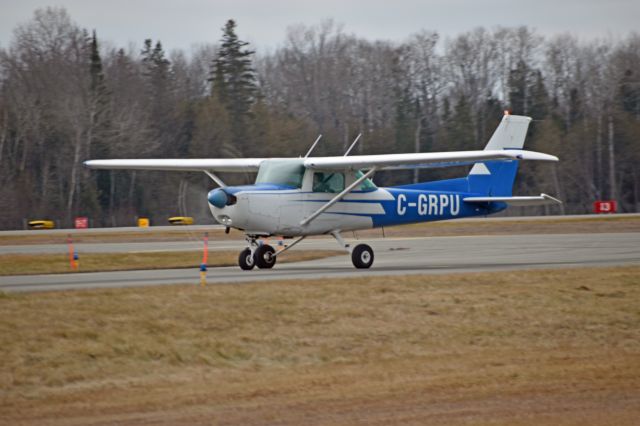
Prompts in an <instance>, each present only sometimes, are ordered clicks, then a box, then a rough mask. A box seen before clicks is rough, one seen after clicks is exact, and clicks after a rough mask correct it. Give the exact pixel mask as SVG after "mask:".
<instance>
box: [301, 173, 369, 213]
mask: <svg viewBox="0 0 640 426" xmlns="http://www.w3.org/2000/svg"><path fill="white" fill-rule="evenodd" d="M376 170H378V168H377V167H373V168H372V169H371V170H369V171H368V172H367V173H365V174H363V175H362V176H360V177H359V178H358V179H356V180H355V181H354V182H353V183H352V184H351V185H349V186H347V187H346V188H345V189H344V190H343V191H342V192H341V193H339V194H338V195H336V196H335V197H333V198H332V199H331V200H330V201H328V202H327V203H326V204H325V205H323V206H322V207H320V208H319V209H318V210H316V211H315V212H313V214H312V215H311V216H309V217H307V218H306V219H304V220H303V221H302V222H300V225H301V226H305V225H307V224H308V223H309V222H311V221H312V220H313V219H315V218H316V217H318V216H320V214H322V213H323V212H324V211H325V210H327V209H328V208H329V207H331V206H332V205H334V204H335V203H337V202H338V201H340V200H342V199H343V198H344V197H345V195H347V194H348V193H350V192H351V191H352V190H353V188H355V187H356V186H358V185H360V184H361V183H362V182H364V180H365V179H367V178H368V177H369V176H371V175H372V174H374V173H375V172H376Z"/></svg>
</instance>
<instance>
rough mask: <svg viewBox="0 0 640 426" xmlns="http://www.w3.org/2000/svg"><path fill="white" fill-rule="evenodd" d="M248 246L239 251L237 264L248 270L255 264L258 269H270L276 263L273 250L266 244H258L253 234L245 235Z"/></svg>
mask: <svg viewBox="0 0 640 426" xmlns="http://www.w3.org/2000/svg"><path fill="white" fill-rule="evenodd" d="M247 243H249V247H247V248H246V249H244V250H242V251H241V252H240V256H239V257H238V265H240V268H241V269H243V270H245V271H249V270H251V269H253V268H254V266H257V267H258V268H260V269H271V268H273V265H275V264H276V255H275V250H274V248H273V247H271V246H270V245H268V244H258V242H257V241H256V237H255V236H247Z"/></svg>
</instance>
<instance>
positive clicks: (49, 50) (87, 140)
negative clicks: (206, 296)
mask: <svg viewBox="0 0 640 426" xmlns="http://www.w3.org/2000/svg"><path fill="white" fill-rule="evenodd" d="M237 25H238V24H237V23H236V22H235V21H233V20H228V21H227V22H226V23H224V26H223V27H222V31H221V38H220V40H218V41H216V42H213V43H210V44H201V45H199V46H198V47H197V48H194V49H193V50H192V51H191V52H184V51H181V50H176V51H172V52H169V53H167V52H165V50H164V48H163V46H162V42H161V41H160V40H152V39H147V40H144V42H143V45H142V48H141V49H137V48H133V47H129V48H126V49H125V48H120V47H117V46H113V44H111V43H110V42H109V41H103V40H101V39H99V37H98V35H97V34H96V31H92V32H90V31H88V30H86V29H83V28H82V27H80V26H79V25H78V24H76V23H75V22H73V21H72V19H71V18H70V16H69V15H68V13H67V12H66V11H65V10H64V9H62V8H46V9H38V10H36V11H35V12H34V15H33V18H32V19H31V20H30V21H29V22H26V23H24V24H21V25H19V26H17V27H16V28H15V29H14V33H13V39H12V40H11V42H10V43H9V45H8V47H6V48H3V49H0V209H1V210H2V215H1V216H0V229H11V228H20V227H22V226H23V223H24V220H25V219H26V218H50V219H57V220H58V221H60V222H62V224H63V225H70V224H71V223H72V220H73V218H74V217H75V216H88V217H89V218H90V219H91V221H92V224H93V226H114V225H118V226H124V225H132V224H133V221H134V218H135V217H136V216H146V217H150V218H151V220H152V223H156V224H161V223H165V221H166V218H167V217H169V216H171V215H176V214H189V215H192V216H195V217H196V218H197V219H200V220H201V222H205V221H209V222H210V221H211V219H208V213H207V206H206V198H205V194H206V191H207V190H208V189H210V188H212V187H213V186H214V184H213V182H211V181H210V180H209V178H208V177H206V176H205V175H204V174H202V175H199V174H187V173H162V172H124V171H89V170H87V169H85V168H83V166H82V162H83V161H84V160H87V159H96V158H145V157H148V158H172V157H180V158H203V157H217V158H220V157H225V158H226V157H229V158H232V157H271V156H274V157H277V156H288V157H290V156H299V155H304V153H305V152H306V151H307V149H308V148H309V146H310V145H311V143H312V142H313V141H314V140H315V139H316V137H317V135H319V134H322V135H323V138H322V141H321V143H320V144H319V145H318V147H317V148H316V150H315V152H314V154H316V155H342V153H344V151H345V150H346V148H347V147H348V146H349V145H350V144H351V142H352V141H353V139H354V138H355V137H356V136H357V135H358V134H362V136H361V139H360V142H359V144H358V145H357V147H356V148H355V150H354V153H360V154H380V153H398V152H418V151H420V152H428V151H450V150H470V149H482V148H483V147H484V145H485V144H486V142H487V140H488V138H489V137H490V136H491V133H492V132H493V130H494V129H495V127H496V126H497V124H498V122H499V121H500V119H501V118H502V115H503V111H505V110H508V111H510V112H511V113H513V114H524V115H528V116H531V117H533V120H534V121H533V122H532V125H531V126H530V131H529V136H528V139H527V144H526V148H527V149H531V150H538V151H542V152H547V153H551V154H555V155H557V156H559V157H560V158H561V162H560V163H559V164H555V165H551V164H538V163H535V164H531V163H525V164H522V165H521V169H522V172H521V173H520V175H519V178H518V180H517V185H516V188H514V192H515V193H516V194H519V195H527V194H535V193H538V192H539V191H543V192H547V193H550V194H554V195H556V196H558V197H559V198H561V199H562V200H563V201H564V204H563V205H562V206H561V207H551V208H550V207H547V208H531V209H529V210H525V211H524V212H525V213H533V214H545V213H586V212H589V211H591V209H592V207H591V206H592V203H593V201H595V200H598V199H615V200H617V201H618V203H619V208H620V210H621V211H627V212H631V211H637V210H638V206H639V205H640V174H639V172H638V167H637V164H638V163H639V162H640V149H639V148H640V143H639V140H640V35H639V34H637V33H632V34H629V35H627V36H626V37H624V38H619V39H614V38H604V39H597V40H591V41H580V40H578V39H577V38H576V37H575V36H573V35H571V34H565V35H560V36H554V37H551V38H546V37H543V36H542V35H540V34H537V33H536V32H535V31H534V30H532V29H530V28H528V27H515V28H512V27H500V28H494V29H486V28H482V27H479V28H476V29H473V30H471V31H468V32H465V33H462V34H459V35H457V36H455V37H452V38H449V39H446V40H443V39H442V38H441V37H440V36H439V34H438V33H437V32H433V31H427V30H423V31H420V32H418V33H416V34H412V35H410V36H408V38H407V39H406V40H405V41H403V42H391V41H380V40H375V41H371V40H366V39H363V38H361V37H358V36H357V35H354V34H350V33H348V32H346V31H345V30H344V29H343V28H342V27H341V26H340V25H337V24H335V23H334V22H333V21H331V20H327V21H323V22H321V23H320V24H318V25H314V26H306V25H297V26H292V27H290V28H289V29H288V31H287V34H286V37H285V40H284V41H283V43H282V44H281V45H280V46H279V47H278V48H276V49H275V50H274V51H273V52H269V53H260V52H255V51H254V50H252V48H251V46H250V45H249V44H248V43H246V42H244V41H242V40H241V39H240V38H239V36H238V33H239V31H238V26H237ZM467 169H468V168H464V167H461V168H452V169H429V170H421V171H417V170H416V171H394V172H382V173H378V174H377V175H376V177H375V181H376V183H378V184H380V185H393V184H400V183H403V182H406V183H408V182H411V181H418V180H426V179H439V178H447V177H452V176H459V175H461V174H464V173H466V171H467ZM224 178H225V180H228V181H229V182H230V183H243V182H249V181H250V180H251V179H252V176H247V175H240V176H238V175H228V176H224Z"/></svg>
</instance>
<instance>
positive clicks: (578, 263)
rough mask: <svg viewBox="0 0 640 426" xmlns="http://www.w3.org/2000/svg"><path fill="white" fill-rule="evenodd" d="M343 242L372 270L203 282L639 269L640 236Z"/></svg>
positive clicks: (61, 281) (108, 278)
mask: <svg viewBox="0 0 640 426" xmlns="http://www.w3.org/2000/svg"><path fill="white" fill-rule="evenodd" d="M348 242H350V243H351V244H358V243H367V244H369V245H371V246H372V247H373V249H374V251H375V261H374V264H373V266H372V268H371V269H368V270H357V269H355V268H354V267H353V266H352V264H351V260H350V257H349V256H348V255H347V254H346V253H345V255H342V256H334V257H329V258H325V259H320V260H314V261H306V262H298V263H288V264H276V266H275V267H274V268H273V269H272V270H258V269H254V270H252V271H242V270H240V269H239V268H238V267H224V268H209V270H208V272H207V284H208V285H211V284H220V283H242V282H250V281H282V280H310V279H322V278H345V277H366V276H384V275H389V276H398V275H407V274H446V273H460V272H480V271H507V270H521V269H546V268H569V267H592V266H614V265H629V264H636V265H638V264H640V233H637V232H632V233H599V234H544V235H501V236H456V237H426V238H384V239H383V238H380V239H368V240H361V241H356V240H348ZM11 247H12V248H13V249H14V250H24V251H22V252H27V253H37V252H50V250H54V249H55V250H58V251H59V250H60V247H59V246H52V247H48V246H38V245H35V246H11ZM18 247H21V248H22V249H19V248H18ZM243 247H244V241H240V240H239V241H219V242H215V241H213V242H210V250H211V253H210V255H209V256H210V258H213V257H214V256H215V251H216V250H237V251H238V252H239V251H240V250H241V249H242V248H243ZM299 247H300V248H304V249H306V250H312V249H318V250H320V249H330V250H335V249H336V248H337V244H336V243H335V241H334V240H333V239H329V238H327V239H324V238H320V239H309V240H305V241H303V242H302V243H301V244H300V245H299ZM201 248H202V243H201V242H199V241H191V242H168V243H161V245H160V247H159V244H158V243H157V242H156V243H153V242H148V243H113V244H95V245H90V244H87V245H84V247H82V248H81V249H82V250H85V251H96V252H100V251H104V252H118V251H120V252H131V251H153V250H162V251H165V250H191V249H201ZM292 250H296V248H294V249H292ZM284 255H286V253H285V254H284ZM284 255H283V256H284ZM195 263H197V260H196V262H195ZM199 282H200V272H199V270H198V268H191V269H159V270H144V271H122V272H96V273H74V274H58V275H28V276H9V277H7V276H5V277H0V291H7V292H15V291H48V290H68V289H91V288H121V287H132V286H145V285H167V284H194V285H196V284H198V283H199Z"/></svg>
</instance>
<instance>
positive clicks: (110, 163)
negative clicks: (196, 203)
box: [84, 158, 265, 172]
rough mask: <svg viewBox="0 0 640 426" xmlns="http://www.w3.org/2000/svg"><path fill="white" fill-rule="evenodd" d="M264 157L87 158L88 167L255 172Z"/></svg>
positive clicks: (85, 163)
mask: <svg viewBox="0 0 640 426" xmlns="http://www.w3.org/2000/svg"><path fill="white" fill-rule="evenodd" d="M264 160H265V159H264V158H204V159H139V160H89V161H85V162H84V165H85V166H87V167H89V168H90V169H109V170H113V169H128V170H167V171H181V172H203V171H209V172H256V171H258V167H260V163H262V161H264Z"/></svg>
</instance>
